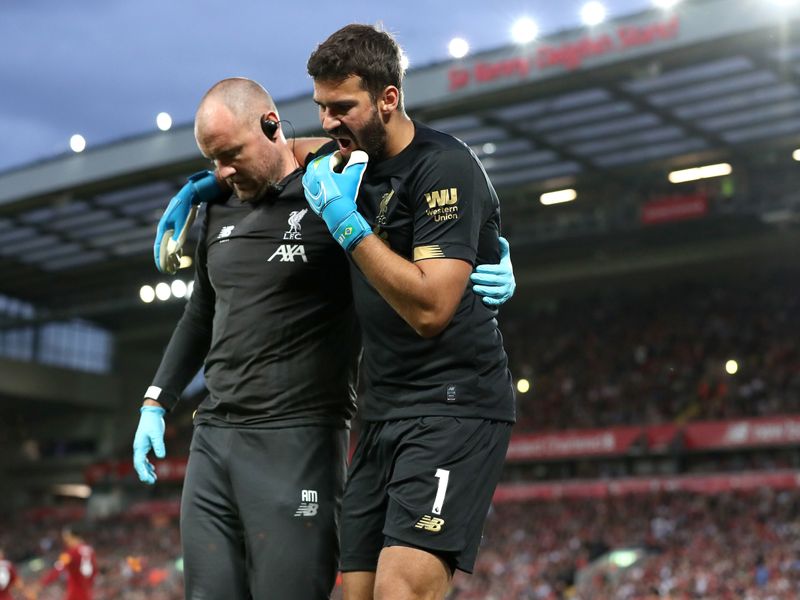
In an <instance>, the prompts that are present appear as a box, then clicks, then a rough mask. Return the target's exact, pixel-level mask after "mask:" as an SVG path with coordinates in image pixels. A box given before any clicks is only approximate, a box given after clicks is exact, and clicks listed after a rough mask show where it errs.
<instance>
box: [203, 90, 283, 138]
mask: <svg viewBox="0 0 800 600" xmlns="http://www.w3.org/2000/svg"><path fill="white" fill-rule="evenodd" d="M220 111H225V112H227V113H229V116H230V117H232V118H233V119H235V120H236V121H239V122H240V123H254V124H257V123H259V120H260V119H261V115H265V114H268V113H277V109H276V108H275V102H273V101H272V96H270V95H269V92H268V91H267V90H265V89H264V88H263V87H262V86H261V85H260V84H258V83H256V82H255V81H253V80H252V79H245V78H244V77H231V78H229V79H223V80H222V81H220V82H218V83H216V84H215V85H214V86H213V87H212V88H211V89H210V90H208V91H207V92H206V94H205V96H203V99H202V100H201V101H200V106H199V107H198V108H197V114H196V115H195V130H197V129H199V128H204V127H206V126H207V125H208V122H209V119H214V117H215V116H217V115H218V114H219V113H220Z"/></svg>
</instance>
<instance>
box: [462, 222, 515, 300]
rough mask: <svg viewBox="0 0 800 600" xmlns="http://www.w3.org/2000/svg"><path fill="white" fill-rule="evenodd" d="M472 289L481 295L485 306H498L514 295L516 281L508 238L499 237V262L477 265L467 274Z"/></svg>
mask: <svg viewBox="0 0 800 600" xmlns="http://www.w3.org/2000/svg"><path fill="white" fill-rule="evenodd" d="M469 278H470V280H471V281H472V283H473V286H472V290H473V291H474V292H475V293H476V294H478V295H480V296H482V298H481V300H483V303H484V304H485V305H486V306H493V307H494V306H500V305H501V304H505V303H506V302H507V301H508V300H509V299H510V298H511V296H513V295H514V289H515V288H516V287H517V282H516V281H515V280H514V268H513V267H512V266H511V251H510V248H509V245H508V240H507V239H506V238H504V237H501V238H500V262H499V263H498V264H496V265H479V266H478V267H477V268H476V269H475V270H474V271H473V272H472V275H470V276H469Z"/></svg>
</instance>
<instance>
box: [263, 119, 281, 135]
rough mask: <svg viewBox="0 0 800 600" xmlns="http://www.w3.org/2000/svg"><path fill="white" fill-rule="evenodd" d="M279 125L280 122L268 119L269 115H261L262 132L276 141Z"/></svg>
mask: <svg viewBox="0 0 800 600" xmlns="http://www.w3.org/2000/svg"><path fill="white" fill-rule="evenodd" d="M278 123H279V121H274V120H273V119H268V118H267V115H261V131H263V132H264V135H265V136H267V137H268V138H269V139H271V140H274V139H275V135H276V134H277V133H278Z"/></svg>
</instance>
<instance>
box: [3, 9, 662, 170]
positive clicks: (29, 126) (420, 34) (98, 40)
mask: <svg viewBox="0 0 800 600" xmlns="http://www.w3.org/2000/svg"><path fill="white" fill-rule="evenodd" d="M609 3H610V4H611V5H612V8H616V10H617V12H628V11H631V10H634V9H638V8H643V7H645V6H646V5H647V0H609ZM496 4H497V3H490V2H486V1H485V0H482V1H478V0H462V1H461V2H459V3H458V4H457V5H454V4H453V3H452V2H449V1H445V0H424V1H423V0H407V1H406V2H385V3H384V2H381V3H378V2H374V1H367V0H351V1H350V2H347V3H339V4H337V5H331V4H329V3H322V2H296V1H295V2H281V3H276V2H273V3H266V2H263V1H258V0H229V1H228V2H224V3H223V2H218V1H217V0H213V1H212V0H170V1H169V2H160V1H157V0H137V1H136V2H129V1H127V0H125V1H123V0H80V1H77V2H55V1H52V0H50V1H46V0H27V1H26V2H4V3H3V5H2V9H0V82H2V90H1V91H0V128H2V129H0V131H2V135H0V169H3V170H4V169H6V168H8V167H10V166H12V165H19V164H22V163H25V162H29V161H32V160H36V159H40V158H42V157H46V156H51V155H53V154H54V153H58V152H60V151H62V150H66V149H67V143H68V139H69V136H70V135H71V134H72V133H76V132H80V133H82V134H83V135H84V136H85V137H86V138H87V141H88V143H89V144H90V145H92V144H97V143H103V142H109V141H112V140H115V139H118V138H120V137H124V136H128V135H132V134H137V133H143V132H146V131H152V130H153V129H154V128H155V116H156V114H157V113H158V112H160V111H162V110H164V111H167V112H169V113H171V114H172V116H173V120H174V121H175V122H176V123H186V122H189V121H190V120H191V119H192V117H193V114H194V110H195V107H196V105H197V102H198V100H199V98H200V96H201V95H202V94H203V93H204V92H205V90H207V89H208V88H209V87H210V86H211V85H212V84H213V83H214V82H216V81H218V80H220V79H222V78H224V77H229V76H233V75H241V76H246V77H251V78H253V79H256V80H258V81H259V82H261V83H263V84H264V85H265V86H266V87H267V88H268V89H269V90H270V91H271V92H272V94H273V95H274V96H275V98H276V99H277V100H280V99H282V98H287V97H291V96H296V95H298V94H301V93H305V92H307V91H310V90H311V83H310V81H309V79H308V77H307V75H306V71H305V64H306V60H307V59H308V56H309V54H310V53H311V51H312V50H313V49H314V48H315V47H316V45H317V44H318V43H320V42H321V41H322V40H324V39H325V38H326V37H327V36H328V35H329V34H330V33H332V32H333V31H335V30H336V29H337V28H339V27H341V26H342V25H345V24H347V23H350V22H363V23H376V22H379V21H381V22H383V24H384V26H385V27H386V28H387V29H388V30H389V31H392V32H394V33H395V34H396V35H397V38H398V40H399V41H400V43H401V44H402V45H403V46H404V47H405V49H406V51H407V53H408V55H409V57H410V58H411V61H412V68H413V67H414V66H421V65H424V64H427V63H430V62H432V61H434V60H442V59H444V58H445V57H446V47H447V41H448V39H449V37H450V36H453V35H462V36H465V37H467V38H468V39H469V40H470V44H471V46H472V48H474V49H482V48H483V49H485V48H489V47H496V46H499V45H503V44H505V43H507V42H508V27H509V26H510V23H511V21H512V20H513V18H514V17H516V16H520V15H521V14H525V13H527V14H530V15H533V16H535V17H536V18H537V19H539V21H540V23H541V24H542V27H543V29H545V30H550V31H552V30H553V29H560V28H563V27H565V26H567V25H576V24H577V22H578V20H577V16H576V15H577V12H578V8H579V6H580V4H581V0H564V1H563V2H559V3H554V2H543V1H539V2H534V1H533V0H530V1H528V2H526V1H524V0H508V1H506V2H504V3H501V4H502V6H503V8H502V9H501V10H498V9H496V8H494V7H493V5H496Z"/></svg>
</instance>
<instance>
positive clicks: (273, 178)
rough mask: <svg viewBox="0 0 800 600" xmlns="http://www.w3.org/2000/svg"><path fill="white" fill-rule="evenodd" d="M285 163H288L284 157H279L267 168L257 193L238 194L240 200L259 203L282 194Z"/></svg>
mask: <svg viewBox="0 0 800 600" xmlns="http://www.w3.org/2000/svg"><path fill="white" fill-rule="evenodd" d="M285 162H286V161H285V160H284V157H283V156H278V158H277V160H276V162H275V163H273V164H272V165H270V166H268V167H265V169H264V170H265V174H264V177H263V180H262V183H261V184H260V185H259V186H258V188H257V189H256V190H255V191H253V192H250V193H247V194H244V195H243V194H239V193H238V192H237V196H238V197H239V200H241V201H242V202H258V201H259V200H261V199H263V198H267V197H269V196H277V195H278V194H280V193H281V192H282V191H283V188H284V186H282V185H281V184H280V182H281V181H282V180H283V173H284V164H285Z"/></svg>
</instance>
